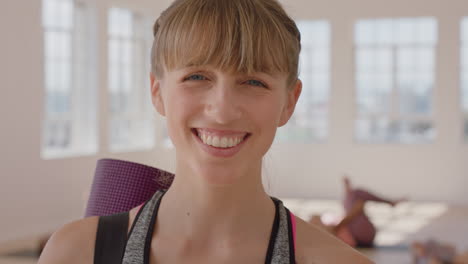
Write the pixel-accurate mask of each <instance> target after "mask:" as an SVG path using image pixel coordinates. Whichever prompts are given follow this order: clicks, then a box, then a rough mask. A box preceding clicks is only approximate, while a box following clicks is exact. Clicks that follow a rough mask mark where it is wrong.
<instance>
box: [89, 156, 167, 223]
mask: <svg viewBox="0 0 468 264" xmlns="http://www.w3.org/2000/svg"><path fill="white" fill-rule="evenodd" d="M173 179H174V174H172V173H170V172H167V171H164V170H160V169H157V168H154V167H150V166H147V165H143V164H139V163H135V162H130V161H124V160H115V159H101V160H98V162H97V166H96V171H95V173H94V180H93V184H92V187H91V193H90V196H89V200H88V205H87V207H86V213H85V217H88V216H102V215H110V214H116V213H120V212H124V211H128V210H130V209H132V208H134V207H136V206H138V205H140V204H142V203H144V202H145V201H147V200H149V199H150V198H151V196H152V195H153V194H154V193H155V192H156V191H157V190H159V189H167V188H169V186H170V185H171V183H172V180H173Z"/></svg>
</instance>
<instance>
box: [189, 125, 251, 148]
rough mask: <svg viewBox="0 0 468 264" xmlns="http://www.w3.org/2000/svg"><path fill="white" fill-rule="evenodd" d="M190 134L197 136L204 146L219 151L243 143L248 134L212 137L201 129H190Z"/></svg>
mask: <svg viewBox="0 0 468 264" xmlns="http://www.w3.org/2000/svg"><path fill="white" fill-rule="evenodd" d="M191 130H192V133H193V134H194V135H195V136H197V137H198V138H199V139H200V140H201V141H202V142H203V144H205V145H208V146H210V147H214V148H219V149H229V148H234V147H236V146H237V145H239V144H241V143H242V142H244V141H245V140H246V139H247V138H248V137H250V135H251V134H250V133H240V134H235V135H224V136H220V135H213V134H209V133H205V132H204V131H203V130H202V129H197V128H192V129H191Z"/></svg>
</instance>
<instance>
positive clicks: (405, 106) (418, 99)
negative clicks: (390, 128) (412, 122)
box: [398, 74, 433, 114]
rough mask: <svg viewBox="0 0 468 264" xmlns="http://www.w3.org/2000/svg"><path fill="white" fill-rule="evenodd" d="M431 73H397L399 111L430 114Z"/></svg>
mask: <svg viewBox="0 0 468 264" xmlns="http://www.w3.org/2000/svg"><path fill="white" fill-rule="evenodd" d="M432 86H433V81H432V75H430V74H426V75H424V74H419V75H417V74H399V75H398V88H399V96H400V111H401V112H402V113H405V114H430V111H431V96H432Z"/></svg>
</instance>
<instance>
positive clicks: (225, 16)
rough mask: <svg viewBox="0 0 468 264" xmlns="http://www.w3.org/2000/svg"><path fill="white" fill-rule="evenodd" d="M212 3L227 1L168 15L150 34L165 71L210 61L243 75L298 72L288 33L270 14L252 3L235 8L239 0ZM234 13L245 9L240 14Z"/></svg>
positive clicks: (159, 61) (157, 60) (158, 58)
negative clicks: (153, 38) (249, 8)
mask: <svg viewBox="0 0 468 264" xmlns="http://www.w3.org/2000/svg"><path fill="white" fill-rule="evenodd" d="M202 2H204V1H200V3H202ZM212 2H213V4H214V5H217V4H219V3H224V2H226V3H227V2H229V3H231V2H232V4H230V5H232V6H223V7H218V8H215V7H213V6H210V5H200V6H191V8H190V9H185V8H179V10H178V11H177V12H178V13H177V14H172V16H168V18H167V19H166V20H165V21H164V23H163V25H164V26H163V27H161V28H160V32H159V33H158V34H157V36H156V38H155V44H154V45H155V54H156V56H155V58H154V60H155V61H156V63H157V64H159V65H160V66H163V67H164V68H166V69H168V70H176V69H180V68H186V67H200V66H205V65H214V66H215V67H216V68H219V69H221V70H223V71H234V72H239V73H243V74H253V73H258V72H261V73H267V74H271V73H293V74H295V73H296V72H297V69H294V68H295V64H296V63H294V57H295V54H293V55H292V56H291V54H292V52H291V49H294V48H293V47H292V46H294V45H288V44H290V42H291V40H290V39H288V38H291V36H290V35H291V34H288V32H286V30H285V29H284V28H282V27H281V26H278V24H279V22H278V21H276V20H275V19H274V16H272V15H271V14H270V13H268V12H265V11H264V9H259V8H258V7H255V6H253V7H252V9H254V8H257V10H253V11H251V10H244V9H245V8H244V9H242V8H240V7H236V6H235V5H236V4H235V2H238V1H212ZM239 2H242V1H240V0H239ZM244 2H245V1H244ZM247 2H248V3H253V2H255V1H247ZM229 8H232V9H229ZM235 8H239V10H234V9H235ZM188 11H190V12H188ZM239 12H246V13H248V14H243V15H244V17H242V18H240V17H239V16H240V14H239ZM296 48H297V47H296ZM293 53H294V52H293Z"/></svg>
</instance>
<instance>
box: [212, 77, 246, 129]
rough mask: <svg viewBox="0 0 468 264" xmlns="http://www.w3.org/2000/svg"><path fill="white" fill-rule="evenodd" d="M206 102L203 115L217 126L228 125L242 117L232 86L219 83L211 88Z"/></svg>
mask: <svg viewBox="0 0 468 264" xmlns="http://www.w3.org/2000/svg"><path fill="white" fill-rule="evenodd" d="M206 100H207V101H206V107H205V113H206V115H207V116H208V117H209V118H210V119H211V120H212V121H214V122H216V123H218V124H229V123H232V122H234V121H236V120H238V119H240V118H241V116H242V110H241V107H240V103H241V102H239V98H238V96H236V93H235V86H234V85H231V84H227V83H220V84H218V85H215V86H213V87H212V89H211V90H210V92H209V96H208V98H207V99H206Z"/></svg>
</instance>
